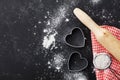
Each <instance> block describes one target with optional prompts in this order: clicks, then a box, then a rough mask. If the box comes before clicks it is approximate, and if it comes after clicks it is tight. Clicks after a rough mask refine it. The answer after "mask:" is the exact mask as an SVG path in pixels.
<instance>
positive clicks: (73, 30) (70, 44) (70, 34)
mask: <svg viewBox="0 0 120 80" xmlns="http://www.w3.org/2000/svg"><path fill="white" fill-rule="evenodd" d="M75 29H79V30H80V32H81V33H82V36H83V38H84V40H83V45H81V46H75V45H71V44H69V43H68V42H67V40H66V38H67V36H69V35H72V33H73V31H74V30H75ZM65 43H66V44H67V45H69V46H71V47H75V48H82V47H84V46H85V36H84V33H83V31H82V30H81V28H78V27H75V28H73V29H72V30H71V32H70V33H69V34H67V35H66V36H65Z"/></svg>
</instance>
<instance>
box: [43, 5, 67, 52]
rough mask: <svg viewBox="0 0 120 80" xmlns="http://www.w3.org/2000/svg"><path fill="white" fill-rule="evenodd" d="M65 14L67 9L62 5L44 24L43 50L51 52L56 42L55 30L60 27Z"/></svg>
mask: <svg viewBox="0 0 120 80" xmlns="http://www.w3.org/2000/svg"><path fill="white" fill-rule="evenodd" d="M66 12H67V7H66V6H64V5H62V6H60V7H59V8H58V9H57V11H56V12H55V14H54V15H53V16H52V17H50V19H49V20H48V21H47V22H46V28H45V29H44V30H43V32H44V33H45V36H44V38H43V43H42V45H43V47H44V48H46V49H51V50H52V49H53V48H54V47H55V42H56V39H55V37H56V35H57V34H58V33H57V31H56V28H57V27H59V26H60V25H61V23H62V21H63V19H64V18H65V14H66ZM47 13H48V16H49V15H50V13H49V11H47ZM46 17H47V16H46ZM46 17H45V18H46ZM67 21H68V20H67Z"/></svg>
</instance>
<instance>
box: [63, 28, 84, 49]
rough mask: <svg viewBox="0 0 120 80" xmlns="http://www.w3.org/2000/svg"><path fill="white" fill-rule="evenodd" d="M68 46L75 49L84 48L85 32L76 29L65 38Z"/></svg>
mask: <svg viewBox="0 0 120 80" xmlns="http://www.w3.org/2000/svg"><path fill="white" fill-rule="evenodd" d="M65 41H66V44H67V45H69V46H71V47H75V48H80V47H84V45H85V37H84V34H83V31H82V30H81V29H80V28H77V27H76V28H74V29H73V30H72V32H71V33H70V34H68V35H66V37H65Z"/></svg>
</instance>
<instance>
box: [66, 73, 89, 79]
mask: <svg viewBox="0 0 120 80" xmlns="http://www.w3.org/2000/svg"><path fill="white" fill-rule="evenodd" d="M64 78H65V80H87V77H86V76H85V75H84V74H83V73H81V72H75V73H65V74H64Z"/></svg>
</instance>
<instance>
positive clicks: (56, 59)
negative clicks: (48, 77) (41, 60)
mask: <svg viewBox="0 0 120 80" xmlns="http://www.w3.org/2000/svg"><path fill="white" fill-rule="evenodd" d="M65 60H66V59H65V58H64V56H63V55H62V54H55V55H54V56H53V59H51V61H48V65H49V66H48V68H51V67H53V68H55V69H56V70H57V71H58V72H60V71H61V68H62V67H63V64H64V62H65Z"/></svg>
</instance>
